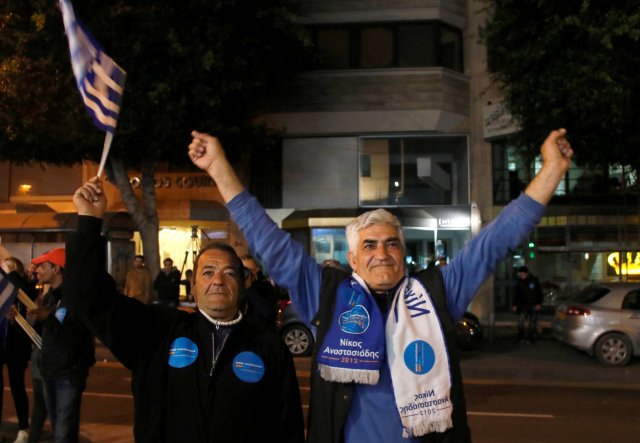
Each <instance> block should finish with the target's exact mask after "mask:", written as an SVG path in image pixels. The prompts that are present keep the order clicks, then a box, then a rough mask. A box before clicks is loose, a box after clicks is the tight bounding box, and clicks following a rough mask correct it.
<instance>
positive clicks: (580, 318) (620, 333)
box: [552, 282, 640, 366]
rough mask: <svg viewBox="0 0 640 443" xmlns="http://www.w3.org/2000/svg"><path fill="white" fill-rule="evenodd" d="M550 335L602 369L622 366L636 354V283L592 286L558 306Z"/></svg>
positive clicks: (639, 322)
mask: <svg viewBox="0 0 640 443" xmlns="http://www.w3.org/2000/svg"><path fill="white" fill-rule="evenodd" d="M552 334H553V336H554V337H555V338H556V339H558V340H560V341H561V342H564V343H566V344H568V345H570V346H573V347H575V348H577V349H579V350H581V351H585V352H587V353H588V354H589V355H592V356H595V358H596V359H597V360H598V361H599V362H600V363H601V364H602V365H604V366H624V365H626V364H627V363H629V360H630V359H631V357H632V356H638V355H640V282H636V283H627V282H602V283H593V284H590V285H588V286H586V287H585V288H583V289H582V290H580V291H578V292H577V293H576V294H575V295H573V296H572V297H570V298H569V300H567V301H565V302H563V303H561V304H560V305H559V306H558V307H557V309H556V312H555V317H554V319H553V324H552Z"/></svg>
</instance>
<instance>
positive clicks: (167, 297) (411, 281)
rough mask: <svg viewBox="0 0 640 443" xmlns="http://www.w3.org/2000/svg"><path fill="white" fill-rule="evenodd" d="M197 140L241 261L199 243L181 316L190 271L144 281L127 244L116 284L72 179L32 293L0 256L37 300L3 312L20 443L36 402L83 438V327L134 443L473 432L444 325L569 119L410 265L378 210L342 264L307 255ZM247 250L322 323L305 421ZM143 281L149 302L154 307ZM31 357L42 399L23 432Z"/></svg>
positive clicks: (268, 292) (565, 160) (535, 205)
mask: <svg viewBox="0 0 640 443" xmlns="http://www.w3.org/2000/svg"><path fill="white" fill-rule="evenodd" d="M192 137H193V138H192V141H191V143H190V145H189V147H188V156H189V158H190V159H191V160H192V162H193V163H194V165H196V166H197V167H198V168H200V169H202V170H203V171H206V172H207V174H209V175H210V176H211V178H212V179H213V180H214V182H215V184H216V186H217V188H218V191H219V192H220V195H221V196H222V198H223V200H224V202H225V204H226V206H227V209H228V210H229V212H230V214H231V216H232V218H233V220H234V222H235V223H236V224H237V225H238V227H239V228H240V230H241V231H242V233H243V235H244V237H245V238H246V240H247V242H248V244H249V247H250V250H251V253H252V255H245V256H242V257H241V256H239V255H238V254H237V253H236V251H235V250H234V249H233V247H231V246H230V245H228V244H225V243H218V242H212V243H209V244H207V245H205V246H204V247H203V248H202V250H201V251H200V253H199V255H198V256H197V258H196V260H195V262H194V269H193V272H192V275H191V279H190V280H189V290H188V291H189V292H188V295H189V296H191V297H193V300H194V302H195V305H196V309H194V310H192V311H185V310H181V309H175V308H176V306H177V305H178V303H179V299H178V297H179V289H180V284H184V281H183V280H181V275H180V271H178V270H177V269H176V268H175V267H174V266H173V261H172V260H171V259H170V258H166V259H165V260H164V262H163V265H164V266H163V269H162V270H161V271H160V273H158V275H157V276H156V277H155V278H154V279H153V282H152V279H151V276H150V275H149V271H148V270H147V269H146V267H145V266H144V257H142V256H137V257H136V258H135V261H134V262H135V265H134V267H133V269H132V270H131V271H130V272H129V273H128V275H127V279H126V280H127V281H126V282H125V287H124V291H119V290H118V288H117V286H116V283H115V281H114V279H113V278H112V277H111V276H110V275H109V274H108V273H107V271H106V268H107V267H106V263H105V254H104V251H105V248H106V239H105V238H104V236H102V235H101V228H102V221H103V218H104V215H105V211H106V207H107V201H106V196H105V193H104V192H103V189H102V180H101V179H100V178H99V177H94V178H92V179H90V180H88V181H87V182H86V183H84V184H83V185H82V186H81V187H79V188H78V189H77V190H76V192H75V193H74V195H73V204H74V206H75V208H76V210H77V214H78V221H77V229H76V230H75V231H74V232H73V233H71V234H70V235H69V237H68V239H67V242H66V246H65V248H64V249H63V248H56V249H53V250H51V251H49V252H47V253H45V254H43V255H41V256H39V257H36V258H35V259H34V260H33V261H32V264H33V265H34V266H35V267H36V275H37V279H38V281H39V283H41V284H46V285H47V287H48V289H47V291H46V292H44V293H43V294H40V296H38V297H37V298H36V294H35V292H34V291H33V289H32V287H31V286H30V285H31V284H32V283H31V282H30V280H29V278H28V276H27V275H26V273H24V272H23V268H24V267H23V266H22V265H21V264H20V263H19V261H17V260H13V261H11V260H4V261H2V262H0V263H2V268H3V270H4V272H5V273H6V274H8V275H9V276H10V278H11V281H12V282H13V283H14V285H15V286H17V287H19V288H21V289H23V290H24V291H25V292H26V293H28V294H29V297H30V299H32V300H35V302H36V308H34V309H31V310H26V308H25V307H21V306H19V304H18V306H17V307H16V308H15V309H13V310H12V312H13V313H12V314H10V315H7V317H6V319H2V320H3V321H4V324H5V326H4V329H3V331H4V332H3V334H4V336H5V338H6V340H5V341H4V343H5V346H4V347H3V349H2V352H3V354H2V362H3V363H6V364H7V367H8V369H9V374H10V385H11V391H12V394H13V398H14V401H15V404H16V411H17V414H18V420H19V432H18V435H17V437H16V442H25V441H37V438H38V436H39V433H40V432H41V429H42V423H43V422H44V417H46V415H47V414H48V417H49V420H50V422H51V426H52V430H53V434H54V440H55V441H56V442H74V441H78V436H79V423H80V402H81V397H82V393H83V390H84V388H85V386H86V381H87V377H88V374H89V370H90V368H91V366H92V365H93V364H94V362H95V356H94V343H95V338H94V337H97V338H98V339H99V340H100V341H101V342H102V343H103V344H104V345H105V346H107V347H108V348H109V349H110V350H111V351H112V353H113V355H115V356H116V357H117V358H118V359H119V361H120V362H121V363H122V364H123V365H124V366H125V367H126V368H128V369H129V370H130V371H131V374H132V383H131V389H132V394H133V399H134V411H135V416H134V429H133V432H134V437H135V440H136V441H138V442H183V441H198V442H200V441H202V442H209V441H216V442H232V441H233V442H248V441H257V440H269V441H271V440H273V441H278V442H302V441H305V439H306V441H308V442H311V443H315V442H345V443H352V442H364V441H374V442H375V441H384V442H398V443H400V442H402V443H406V442H442V443H449V442H456V443H457V442H460V443H465V442H470V441H471V431H470V429H469V426H468V423H467V413H466V406H465V401H464V393H463V384H462V376H461V373H460V367H459V362H458V358H457V353H456V349H455V346H451V345H450V344H451V343H454V341H455V339H454V334H455V322H456V320H457V319H458V318H459V317H460V316H461V315H462V314H463V313H464V311H465V309H466V308H467V306H468V304H469V302H470V301H471V300H472V298H473V296H474V295H475V293H476V291H477V289H478V288H479V286H480V285H481V284H482V283H483V282H484V280H485V279H486V278H487V277H488V276H489V275H490V274H491V273H492V272H493V270H494V269H495V266H496V264H497V262H498V261H500V260H502V259H504V258H505V256H506V255H507V253H508V251H509V250H511V249H513V248H515V247H516V246H518V245H519V244H520V243H521V242H522V241H523V239H525V238H526V237H527V236H528V234H529V233H530V231H531V230H532V229H533V228H534V227H535V225H536V224H537V223H538V222H539V221H540V218H541V217H542V215H543V214H544V210H545V206H546V205H547V204H548V202H549V201H550V199H551V197H552V195H553V192H554V191H555V189H556V187H557V185H558V183H559V182H560V180H561V179H562V177H563V176H564V174H565V173H566V171H567V169H568V167H569V163H570V159H571V157H572V155H573V151H572V149H571V145H570V144H569V142H568V141H567V139H566V131H565V130H564V129H560V130H556V131H552V132H551V133H550V134H549V136H548V137H547V139H546V140H545V141H544V142H543V144H542V147H541V154H542V158H543V165H542V167H541V169H540V170H539V171H538V173H537V175H536V176H535V177H534V179H533V180H532V181H531V182H530V183H529V185H528V186H527V188H526V189H525V191H524V192H523V193H522V194H521V195H520V196H519V197H518V198H517V199H515V200H514V201H512V202H511V203H510V204H509V205H507V206H506V207H505V208H504V209H503V210H502V212H501V213H500V214H499V215H498V216H497V217H496V218H495V219H494V220H493V221H492V222H491V223H490V224H489V225H487V226H486V227H484V228H483V229H482V230H481V232H480V233H479V234H478V235H477V236H476V237H474V238H473V239H472V240H471V241H470V242H469V243H468V244H467V245H466V246H465V247H464V248H462V250H460V251H459V252H458V253H457V254H456V255H455V256H454V257H451V258H448V257H443V258H444V260H443V261H441V262H440V263H439V265H438V266H433V267H428V268H427V269H424V270H416V272H415V273H412V272H408V271H409V270H408V269H407V267H406V266H407V265H406V261H405V246H404V238H403V231H402V225H401V223H400V221H399V220H398V219H397V218H396V217H395V216H394V215H393V214H391V213H390V212H388V211H386V210H384V209H377V210H372V211H368V212H365V213H363V214H361V215H360V216H358V217H356V218H355V219H354V220H353V221H352V222H351V223H349V224H348V225H347V227H346V237H347V244H348V255H347V258H348V262H349V265H350V267H351V270H347V269H345V268H344V267H342V266H341V265H340V264H339V263H338V264H335V263H317V262H316V260H315V259H314V258H313V257H311V256H310V255H308V254H307V253H306V251H305V248H304V246H303V245H302V244H300V243H298V242H296V241H294V240H293V239H292V238H291V237H290V236H289V235H288V234H287V233H286V232H284V231H283V230H281V229H280V228H278V226H277V225H276V223H274V222H273V221H272V220H271V219H270V218H269V216H268V215H267V213H266V211H265V209H264V208H263V207H262V206H261V205H260V204H259V203H258V201H257V200H256V199H255V198H254V197H253V196H251V195H250V194H249V193H248V192H247V190H246V189H245V188H244V187H243V185H242V184H241V182H240V180H239V178H238V176H237V175H236V173H235V171H234V169H233V167H232V166H231V164H230V163H229V162H228V161H227V159H226V157H225V154H224V149H223V147H222V145H221V144H220V143H219V141H218V140H217V139H216V138H215V137H213V136H211V135H208V134H204V133H200V132H196V131H194V132H193V133H192ZM254 257H260V261H261V262H262V263H263V264H264V265H265V266H266V267H267V269H269V273H270V277H271V278H272V279H273V281H275V283H276V284H277V285H279V286H282V287H284V288H285V289H286V290H287V291H288V292H289V296H290V298H291V300H292V302H293V304H294V305H295V306H296V309H297V310H298V312H299V313H300V314H301V316H302V317H303V318H304V319H305V321H306V322H307V323H308V324H309V325H311V324H313V326H314V327H315V330H316V331H317V332H316V335H317V336H316V341H317V343H318V346H316V348H315V349H314V352H313V358H312V371H311V379H312V381H311V398H310V408H309V415H308V424H307V429H306V432H305V426H304V420H303V412H302V405H301V399H300V393H299V388H298V381H297V378H296V373H295V368H294V364H293V358H292V356H291V354H290V352H289V351H288V349H287V347H286V346H285V344H284V343H283V341H282V340H281V339H280V338H279V337H278V335H277V334H276V333H275V330H274V329H273V324H274V323H275V321H274V317H273V315H274V312H273V311H270V309H269V307H273V305H274V304H275V298H274V293H273V291H272V289H273V286H272V285H271V283H269V282H267V281H265V279H264V276H263V275H262V274H261V270H260V265H259V264H258V262H257V261H256V259H255V258H254ZM522 271H523V274H525V271H527V272H526V274H527V275H523V276H522V277H521V279H522V283H520V286H522V288H521V289H519V292H518V293H519V294H521V296H519V298H518V301H517V303H516V304H515V305H514V310H515V311H517V312H522V313H526V314H527V315H528V318H532V319H534V318H533V317H532V313H535V310H536V305H537V300H538V299H537V298H536V297H537V290H536V283H535V280H534V278H533V277H532V276H530V275H529V274H528V270H525V269H523V270H522ZM152 289H154V290H155V291H156V293H157V303H149V300H150V296H151V295H150V294H151V291H152ZM20 312H22V314H23V315H26V316H27V318H29V319H30V321H31V322H32V323H33V324H34V325H35V328H36V330H37V331H39V333H40V334H41V335H42V345H41V348H39V349H37V351H35V350H34V352H33V353H31V352H30V351H31V349H32V347H31V345H30V344H29V342H26V341H25V340H24V337H22V339H21V340H22V341H20V340H16V338H15V336H16V332H19V331H15V330H12V329H11V328H14V329H15V325H13V322H14V320H15V317H16V315H18V314H20ZM534 320H535V319H534ZM12 331H13V332H12ZM523 334H524V332H523ZM18 335H19V334H18ZM12 337H13V338H12ZM36 348H38V347H36ZM29 356H31V367H32V378H33V383H34V402H35V403H36V404H37V407H36V405H34V408H33V410H32V416H31V426H29V418H28V402H27V400H26V395H25V393H24V374H25V370H26V368H27V362H28V360H29ZM38 383H39V384H38ZM37 384H38V386H39V387H38V388H36V386H37ZM36 391H37V392H36ZM40 392H41V393H42V395H40ZM416 399H425V400H424V401H422V400H421V401H417V400H416ZM43 404H44V406H45V407H44V408H43V407H42V406H43Z"/></svg>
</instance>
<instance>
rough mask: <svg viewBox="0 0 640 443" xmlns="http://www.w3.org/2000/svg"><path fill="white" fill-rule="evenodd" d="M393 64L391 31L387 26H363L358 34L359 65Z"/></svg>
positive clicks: (387, 65)
mask: <svg viewBox="0 0 640 443" xmlns="http://www.w3.org/2000/svg"><path fill="white" fill-rule="evenodd" d="M392 64H393V31H392V30H391V28H388V27H381V26H380V27H374V28H364V29H363V30H362V32H361V34H360V66H361V67H363V68H388V67H390V66H392Z"/></svg>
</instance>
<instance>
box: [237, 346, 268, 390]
mask: <svg viewBox="0 0 640 443" xmlns="http://www.w3.org/2000/svg"><path fill="white" fill-rule="evenodd" d="M264 371H265V366H264V362H263V361H262V359H261V358H260V357H258V355H257V354H255V353H253V352H248V351H245V352H241V353H239V354H238V355H236V357H235V358H234V359H233V372H234V373H235V374H236V377H238V378H239V379H240V380H242V381H244V382H247V383H257V382H259V381H260V380H262V377H264Z"/></svg>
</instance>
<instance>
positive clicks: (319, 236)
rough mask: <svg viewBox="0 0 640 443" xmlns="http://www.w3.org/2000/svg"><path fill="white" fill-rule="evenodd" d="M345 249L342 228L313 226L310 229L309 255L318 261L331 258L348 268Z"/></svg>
mask: <svg viewBox="0 0 640 443" xmlns="http://www.w3.org/2000/svg"><path fill="white" fill-rule="evenodd" d="M347 250H348V247H347V238H346V235H345V230H344V228H314V229H312V230H311V256H312V257H313V258H315V260H316V261H317V262H318V263H322V262H323V261H325V260H331V259H333V260H337V261H338V262H340V264H341V265H342V266H343V267H345V268H348V267H349V262H348V260H347Z"/></svg>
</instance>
